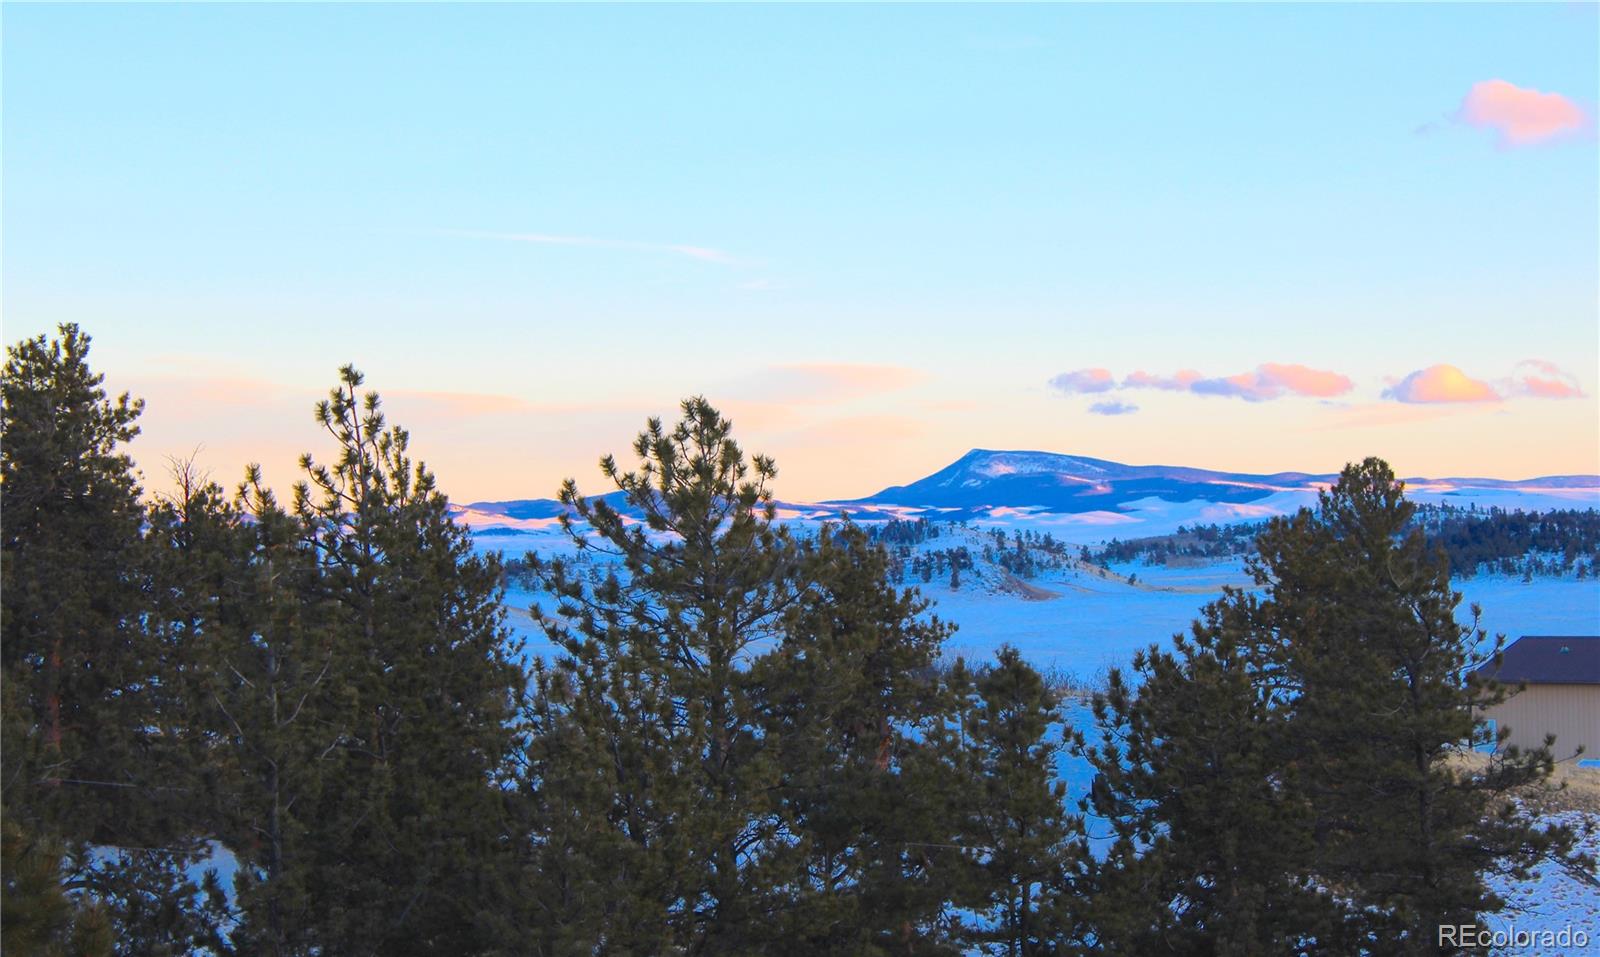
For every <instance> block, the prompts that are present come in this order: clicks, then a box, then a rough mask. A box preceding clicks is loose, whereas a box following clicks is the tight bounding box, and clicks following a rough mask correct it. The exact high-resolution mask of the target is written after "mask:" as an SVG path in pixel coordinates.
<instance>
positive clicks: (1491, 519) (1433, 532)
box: [1093, 505, 1600, 579]
mask: <svg viewBox="0 0 1600 957" xmlns="http://www.w3.org/2000/svg"><path fill="white" fill-rule="evenodd" d="M1411 524H1412V527H1415V528H1420V529H1422V531H1423V534H1424V536H1425V537H1426V540H1427V543H1428V545H1429V547H1430V548H1437V549H1441V550H1443V552H1444V555H1445V558H1446V559H1447V560H1448V561H1449V563H1450V572H1451V574H1452V575H1454V576H1455V577H1457V578H1471V577H1473V576H1475V575H1479V574H1501V575H1521V576H1522V577H1523V578H1525V579H1531V578H1534V577H1537V576H1545V575H1548V576H1556V577H1565V576H1568V575H1573V576H1576V577H1577V578H1580V579H1584V578H1588V577H1590V576H1592V575H1593V574H1594V573H1595V569H1596V567H1600V511H1597V510H1595V509H1552V510H1550V511H1545V512H1524V511H1522V510H1520V509H1515V510H1507V509H1503V508H1499V507H1491V508H1488V509H1479V508H1476V507H1474V506H1468V507H1465V508H1462V507H1459V506H1455V505H1419V506H1417V509H1416V515H1415V516H1414V518H1413V519H1412V523H1411ZM1265 527H1266V523H1265V522H1238V523H1234V524H1230V525H1215V524H1213V525H1194V526H1187V527H1186V526H1179V527H1178V530H1177V531H1176V532H1174V533H1173V534H1171V535H1152V536H1149V537H1146V538H1133V539H1128V540H1127V541H1122V540H1119V539H1112V540H1111V541H1110V542H1108V543H1106V544H1105V545H1104V546H1102V547H1101V548H1099V549H1097V550H1095V551H1094V552H1093V556H1094V559H1095V560H1097V561H1100V562H1102V563H1109V562H1135V561H1142V562H1144V563H1145V564H1147V565H1170V564H1173V563H1175V562H1182V561H1187V560H1197V559H1220V558H1232V557H1236V556H1240V555H1249V554H1252V553H1253V552H1254V551H1255V542H1256V536H1258V535H1259V534H1260V533H1261V530H1262V529H1263V528H1265Z"/></svg>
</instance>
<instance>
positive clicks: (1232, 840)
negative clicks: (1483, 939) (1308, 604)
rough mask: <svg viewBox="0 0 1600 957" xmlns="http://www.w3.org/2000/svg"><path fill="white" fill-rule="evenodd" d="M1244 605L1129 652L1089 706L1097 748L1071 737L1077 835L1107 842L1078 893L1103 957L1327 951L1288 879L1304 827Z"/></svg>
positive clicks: (1321, 927)
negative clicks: (1129, 673)
mask: <svg viewBox="0 0 1600 957" xmlns="http://www.w3.org/2000/svg"><path fill="white" fill-rule="evenodd" d="M1252 603H1253V598H1252V597H1251V596H1250V595H1248V594H1243V593H1234V592H1230V593H1229V594H1228V596H1227V597H1225V598H1224V599H1223V600H1222V601H1219V602H1216V603H1213V604H1212V605H1210V606H1208V607H1207V608H1206V609H1205V610H1204V611H1203V617H1202V620H1201V621H1198V622H1196V623H1195V625H1194V628H1193V631H1192V634H1191V635H1190V636H1188V637H1185V636H1175V637H1174V642H1173V649H1172V650H1171V651H1166V650H1163V649H1162V648H1160V647H1159V646H1152V647H1151V648H1149V649H1147V650H1145V651H1141V652H1139V653H1138V654H1136V655H1135V656H1134V660H1133V672H1134V678H1133V680H1131V681H1130V680H1129V679H1128V678H1126V677H1125V676H1124V674H1123V672H1122V671H1121V669H1114V670H1112V672H1111V673H1110V678H1109V681H1108V687H1107V690H1106V691H1105V692H1104V693H1103V694H1097V695H1096V696H1095V698H1094V703H1093V706H1094V714H1095V718H1096V723H1097V725H1098V726H1099V729H1100V741H1099V743H1098V744H1097V745H1089V744H1088V743H1087V741H1086V739H1085V737H1084V736H1083V735H1081V734H1079V735H1078V736H1076V738H1075V748H1076V750H1077V751H1078V752H1079V754H1080V755H1082V756H1084V757H1086V758H1087V759H1088V760H1089V762H1090V764H1092V765H1093V767H1094V768H1095V771H1096V776H1095V779H1094V784H1093V787H1092V789H1091V792H1090V797H1089V799H1088V800H1087V801H1085V802H1084V810H1085V811H1086V812H1091V813H1092V815H1093V818H1092V819H1091V824H1090V829H1091V830H1095V829H1109V831H1110V836H1112V838H1113V840H1112V843H1111V846H1110V848H1109V850H1108V852H1107V855H1106V858H1105V860H1104V861H1103V862H1101V863H1100V864H1099V865H1098V866H1097V867H1095V868H1094V869H1093V877H1092V882H1087V883H1088V886H1089V887H1090V888H1091V890H1090V892H1089V894H1088V897H1089V899H1090V902H1091V903H1090V923H1091V924H1092V927H1093V931H1092V932H1093V935H1094V937H1095V939H1096V943H1097V945H1098V947H1099V949H1101V950H1103V951H1104V952H1107V953H1118V954H1144V953H1150V952H1153V951H1156V950H1169V949H1170V950H1175V951H1178V952H1185V953H1201V952H1207V953H1227V954H1241V955H1250V954H1263V955H1265V954H1277V953H1294V952H1297V951H1298V950H1299V949H1300V948H1303V947H1306V946H1310V945H1311V944H1312V943H1313V942H1315V943H1320V944H1321V945H1323V946H1330V945H1333V944H1334V943H1335V941H1337V940H1339V939H1340V938H1338V937H1337V936H1336V935H1335V933H1334V932H1335V931H1336V930H1337V928H1338V927H1339V924H1340V921H1339V918H1338V914H1337V912H1336V908H1335V907H1334V905H1333V904H1332V902H1330V901H1327V900H1325V899H1323V898H1321V897H1320V896H1319V895H1318V894H1317V893H1315V891H1314V890H1312V889H1310V888H1308V887H1307V886H1306V885H1305V884H1304V883H1303V882H1302V881H1301V880H1299V876H1300V875H1301V874H1303V873H1304V872H1305V871H1306V869H1307V867H1306V865H1307V862H1308V861H1309V859H1310V857H1311V853H1312V839H1311V829H1312V821H1311V818H1310V816H1309V814H1308V812H1307V810H1306V808H1305V807H1304V804H1303V802H1301V801H1299V800H1298V799H1296V798H1295V797H1294V796H1293V794H1292V792H1291V785H1292V779H1291V778H1290V777H1288V776H1286V773H1285V769H1286V767H1289V766H1290V765H1289V758H1290V757H1291V756H1292V748H1291V747H1290V746H1289V744H1288V742H1287V738H1286V727H1285V725H1286V716H1285V714H1284V710H1283V708H1284V706H1283V704H1282V702H1281V701H1280V700H1279V698H1278V696H1276V695H1274V694H1273V693H1272V690H1271V681H1270V678H1269V676H1268V675H1266V674H1263V673H1262V671H1261V669H1260V666H1259V664H1258V662H1256V661H1255V660H1254V659H1253V657H1252V655H1251V653H1250V648H1249V645H1248V640H1247V636H1246V635H1245V634H1243V633H1242V632H1243V629H1242V628H1241V624H1240V621H1239V614H1238V611H1239V609H1240V607H1243V608H1246V609H1248V608H1250V607H1252ZM1335 949H1337V948H1335Z"/></svg>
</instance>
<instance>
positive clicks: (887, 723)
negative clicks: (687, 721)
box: [751, 525, 962, 954]
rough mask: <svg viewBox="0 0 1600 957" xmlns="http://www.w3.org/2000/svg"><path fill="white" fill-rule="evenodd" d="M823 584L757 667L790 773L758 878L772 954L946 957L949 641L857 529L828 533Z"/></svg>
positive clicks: (773, 735) (779, 758) (760, 704)
mask: <svg viewBox="0 0 1600 957" xmlns="http://www.w3.org/2000/svg"><path fill="white" fill-rule="evenodd" d="M817 547H818V553H817V561H816V564H815V569H816V571H815V575H814V581H815V584H814V585H813V588H812V589H811V591H810V593H809V594H807V595H805V596H804V597H803V599H802V602H801V604H800V605H799V608H798V610H797V611H796V612H795V613H794V614H793V615H791V616H790V617H789V618H788V620H787V621H786V622H785V624H784V626H783V631H782V638H781V641H780V644H779V645H778V647H777V648H776V649H775V650H774V651H773V652H772V653H769V654H766V655H763V656H761V657H760V658H758V659H757V660H756V661H755V662H754V663H753V664H752V667H751V679H752V689H753V695H754V697H755V701H756V705H757V710H758V711H759V713H760V714H761V715H762V733H763V745H764V747H765V748H766V749H767V750H769V751H771V752H774V754H775V758H776V763H777V766H778V768H779V770H780V778H779V781H778V787H777V789H776V791H775V795H776V800H777V812H778V818H779V820H780V822H781V825H782V838H781V839H780V840H779V841H778V842H775V845H774V848H773V851H772V853H771V856H770V857H769V858H768V860H767V861H765V862H763V863H762V865H761V869H760V871H759V872H758V873H757V874H756V875H755V877H756V880H755V884H756V886H757V887H758V888H759V893H760V894H761V897H762V904H761V906H762V909H763V910H764V912H766V913H768V914H770V915H771V916H770V918H769V919H768V920H767V921H765V922H764V925H763V927H762V928H760V929H761V930H762V931H763V933H762V935H761V936H759V937H757V938H756V943H757V944H758V949H759V950H760V951H761V952H765V953H776V954H782V953H788V954H811V953H843V952H848V953H869V954H870V953H905V952H906V950H907V949H911V950H913V951H914V952H919V953H928V952H936V951H937V950H939V949H941V948H944V947H945V946H946V943H947V938H948V937H949V936H950V933H951V931H952V930H953V922H951V921H950V920H949V919H948V917H947V915H946V913H945V909H946V904H947V902H948V901H950V900H951V899H952V898H953V897H954V896H955V895H956V894H957V893H958V882H959V880H960V879H961V874H962V862H961V857H960V848H959V846H958V845H959V840H960V831H959V828H960V824H961V811H962V808H961V806H960V805H959V804H958V803H957V802H956V800H955V799H956V797H957V796H958V795H957V794H953V793H952V789H951V788H950V787H949V786H948V783H949V780H950V778H949V772H950V768H951V766H952V762H951V760H950V747H949V744H950V742H949V741H948V736H947V730H948V729H947V725H948V714H949V711H950V707H949V705H950V696H949V695H948V694H947V693H946V692H945V690H944V688H943V687H941V683H940V681H939V677H938V674H937V671H936V669H935V662H936V658H937V656H938V653H939V646H940V644H941V643H942V642H943V640H944V638H945V637H946V636H947V635H948V634H949V631H950V629H949V628H948V627H947V626H945V625H943V624H941V623H940V622H938V621H937V620H930V619H928V618H926V617H925V615H924V613H925V611H926V610H927V608H928V602H927V601H926V600H924V599H922V598H920V597H919V596H917V595H916V594H915V593H913V592H909V591H898V592H897V591H896V590H895V589H894V588H893V587H891V586H890V585H889V583H888V581H887V575H886V562H887V556H886V555H885V554H884V553H883V552H882V550H881V549H878V548H875V547H872V546H871V545H870V544H869V543H868V541H867V537H866V535H865V534H864V533H863V532H862V531H861V530H860V529H859V528H856V527H853V526H849V525H846V526H843V527H839V528H832V529H824V530H823V531H822V532H820V533H819V537H818V542H817Z"/></svg>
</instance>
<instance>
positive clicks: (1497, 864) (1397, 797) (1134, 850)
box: [1084, 459, 1592, 953]
mask: <svg viewBox="0 0 1600 957" xmlns="http://www.w3.org/2000/svg"><path fill="white" fill-rule="evenodd" d="M1411 517H1412V506H1411V505H1410V504H1409V503H1407V502H1406V501H1405V499H1404V496H1403V487H1402V485H1401V483H1399V482H1398V481H1396V479H1395V477H1394V475H1393V473H1392V472H1391V471H1390V470H1389V468H1388V466H1387V465H1385V464H1384V463H1383V462H1381V461H1379V460H1377V459H1368V460H1367V461H1365V462H1363V463H1362V464H1360V465H1351V466H1348V467H1347V468H1346V469H1345V470H1344V473H1343V474H1342V476H1341V478H1340V481H1339V483H1338V484H1337V485H1336V486H1335V487H1334V488H1332V489H1331V490H1329V491H1328V492H1326V493H1324V494H1323V495H1322V497H1321V502H1320V508H1319V509H1318V510H1317V511H1316V512H1312V511H1310V510H1303V511H1301V512H1300V513H1299V514H1297V515H1295V516H1292V517H1289V518H1282V519H1275V520H1273V521H1272V522H1271V523H1270V524H1269V526H1268V528H1267V529H1266V531H1265V532H1263V533H1262V535H1261V537H1260V539H1259V540H1258V544H1257V548H1258V555H1257V557H1256V558H1255V559H1253V560H1252V562H1251V565H1250V567H1251V570H1252V573H1253V574H1254V576H1255V578H1256V582H1257V584H1258V585H1259V586H1261V589H1262V591H1261V594H1260V595H1259V596H1258V595H1256V594H1252V593H1246V592H1242V591H1237V590H1230V591H1229V592H1228V593H1227V594H1226V595H1225V596H1224V597H1223V598H1222V599H1221V600H1219V601H1217V602H1215V603H1213V604H1212V605H1211V606H1209V607H1208V608H1207V609H1206V613H1205V617H1204V619H1203V620H1202V621H1201V622H1198V623H1197V624H1196V626H1195V629H1194V634H1193V636H1192V637H1191V638H1188V639H1179V640H1177V641H1176V643H1175V648H1174V651H1173V652H1164V651H1162V650H1161V649H1159V648H1152V649H1151V650H1150V651H1148V652H1147V653H1145V654H1143V655H1140V656H1139V657H1138V658H1137V659H1136V661H1135V666H1134V667H1135V671H1136V673H1137V675H1138V682H1137V686H1136V687H1134V686H1131V685H1130V684H1129V683H1128V682H1126V681H1125V680H1124V679H1123V678H1122V676H1121V675H1120V674H1116V675H1114V676H1113V680H1112V684H1111V688H1110V691H1109V692H1108V693H1107V694H1106V695H1104V696H1102V697H1101V698H1100V699H1099V700H1098V701H1097V702H1096V710H1097V714H1098V715H1099V716H1100V724H1101V727H1102V732H1103V743H1102V744H1101V745H1100V746H1099V747H1097V748H1085V749H1084V753H1085V754H1086V755H1087V756H1088V757H1089V759H1090V760H1091V761H1092V762H1093V763H1094V764H1095V766H1096V769H1097V770H1098V771H1099V777H1098V778H1097V780H1096V787H1095V791H1094V795H1093V799H1094V800H1093V806H1094V808H1095V810H1096V811H1097V812H1098V813H1099V814H1100V815H1101V816H1103V817H1106V818H1109V819H1110V820H1111V821H1112V822H1114V824H1115V827H1116V831H1117V835H1118V841H1117V844H1116V847H1115V849H1114V851H1113V854H1112V856H1111V858H1110V860H1109V861H1108V862H1107V864H1106V866H1105V867H1103V868H1102V869H1101V873H1100V874H1099V876H1098V880H1099V881H1100V882H1101V889H1100V890H1101V893H1100V895H1099V896H1098V897H1097V899H1096V911H1097V914H1098V915H1099V916H1098V920H1099V922H1100V933H1101V935H1102V937H1103V940H1104V942H1105V943H1106V944H1107V946H1109V947H1115V948H1122V949H1125V950H1127V951H1128V952H1133V953H1139V952H1144V951H1145V950H1146V949H1147V948H1149V947H1152V946H1155V944H1156V942H1157V941H1161V942H1170V941H1179V942H1186V943H1182V944H1181V947H1180V949H1194V948H1201V949H1206V950H1213V949H1217V950H1222V951H1227V952H1236V953H1274V952H1282V951H1283V950H1285V949H1286V948H1287V949H1296V948H1299V947H1309V946H1313V945H1314V946H1316V947H1327V946H1334V947H1336V948H1338V949H1344V950H1351V951H1358V950H1366V951H1372V952H1415V953H1423V952H1429V953H1431V952H1434V951H1435V949H1436V948H1437V946H1438V945H1437V936H1436V933H1435V930H1436V928H1437V927H1438V926H1439V925H1441V924H1445V923H1458V924H1459V923H1470V922H1472V921H1474V920H1475V919H1476V918H1477V917H1478V916H1479V915H1481V914H1484V913H1486V912H1491V911H1493V910H1496V909H1497V908H1498V907H1499V906H1500V901H1499V900H1498V899H1496V898H1495V896H1494V895H1493V894H1491V893H1490V892H1489V890H1488V888H1487V886H1486V884H1485V877H1486V875H1488V874H1491V873H1494V872H1496V871H1505V872H1510V873H1518V874H1521V873H1525V872H1526V869H1527V868H1528V867H1530V866H1531V865H1533V864H1535V863H1538V862H1539V861H1542V860H1551V859H1555V860H1562V861H1564V862H1566V863H1568V864H1569V865H1571V866H1574V867H1579V868H1588V867H1592V862H1591V861H1587V860H1586V859H1583V858H1580V857H1574V856H1572V855H1571V854H1570V849H1571V846H1572V842H1573V836H1574V835H1573V833H1572V832H1571V830H1570V829H1566V828H1561V827H1552V828H1548V829H1547V828H1543V827H1541V826H1540V825H1539V824H1537V823H1536V822H1535V821H1533V820H1532V819H1530V818H1529V817H1527V816H1526V815H1525V814H1523V813H1522V812H1520V811H1518V810H1517V808H1516V806H1515V805H1514V804H1512V803H1511V802H1510V801H1509V799H1508V798H1509V792H1511V791H1512V790H1513V789H1516V788H1519V787H1527V786H1531V785H1537V784H1538V783H1539V782H1541V781H1543V780H1544V779H1545V778H1547V777H1548V775H1549V773H1550V771H1551V767H1552V763H1551V762H1552V758H1551V753H1550V751H1549V749H1548V748H1542V749H1538V750H1535V751H1533V752H1531V753H1520V752H1518V751H1517V750H1516V749H1512V748H1506V749H1502V750H1500V751H1498V752H1497V753H1496V754H1495V755H1494V757H1493V758H1492V759H1491V760H1490V761H1489V762H1488V764H1487V766H1486V767H1483V768H1481V769H1474V768H1473V767H1472V766H1470V765H1468V764H1467V763H1465V762H1463V761H1460V760H1457V758H1456V756H1457V755H1458V754H1459V753H1460V752H1461V751H1462V750H1463V749H1464V748H1465V747H1466V746H1467V745H1483V744H1490V743H1494V742H1495V738H1494V736H1493V734H1492V733H1491V732H1490V731H1489V730H1488V729H1487V726H1486V724H1485V723H1484V722H1483V720H1482V719H1481V718H1480V717H1478V715H1477V712H1476V711H1475V708H1477V707H1481V706H1484V705H1487V704H1491V703H1494V702H1496V701H1498V700H1501V699H1502V698H1503V696H1504V694H1505V693H1506V689H1503V688H1494V687H1484V686H1480V685H1479V684H1477V683H1476V682H1474V681H1473V680H1471V678H1470V674H1471V671H1472V670H1473V669H1474V668H1475V667H1476V666H1477V665H1478V664H1481V663H1482V662H1483V661H1485V660H1487V659H1488V658H1489V657H1491V656H1492V655H1493V654H1495V653H1496V652H1497V651H1498V648H1499V644H1500V641H1499V640H1495V641H1493V642H1489V641H1488V640H1487V636H1485V635H1484V634H1483V633H1482V632H1479V631H1476V630H1474V629H1473V628H1470V627H1467V628H1463V627H1462V626H1460V625H1458V624H1457V622H1456V619H1455V614H1454V613H1455V608H1456V606H1457V604H1458V603H1459V602H1460V596H1459V595H1458V594H1456V593H1454V592H1452V591H1451V590H1450V581H1449V573H1448V570H1447V567H1446V564H1445V562H1444V560H1443V557H1442V556H1441V555H1440V554H1438V553H1437V552H1435V551H1433V550H1430V549H1429V548H1428V547H1427V546H1426V543H1425V541H1424V538H1423V533H1422V532H1421V530H1419V529H1417V528H1415V527H1414V526H1413V525H1412V523H1411Z"/></svg>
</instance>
